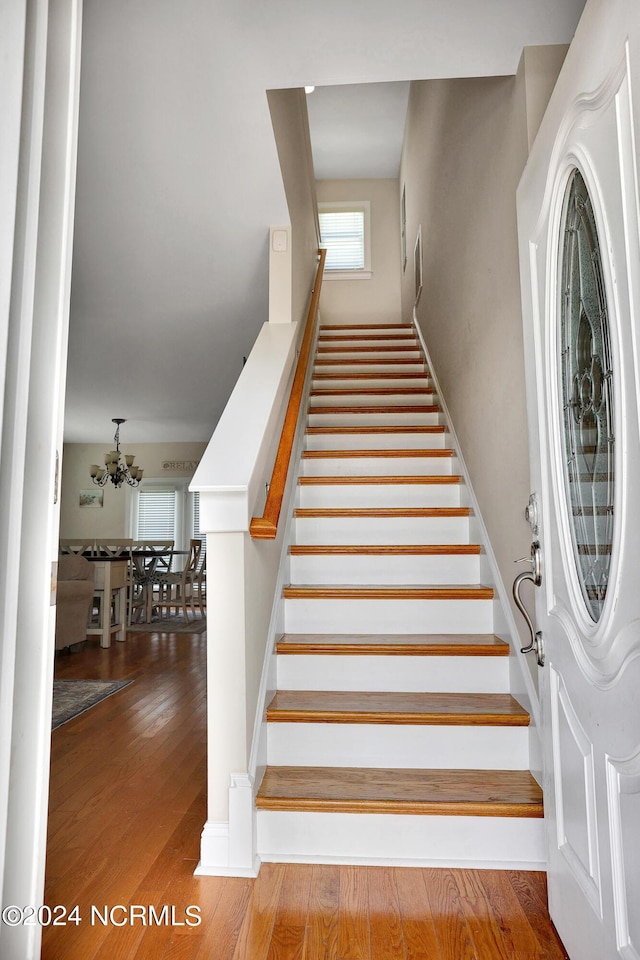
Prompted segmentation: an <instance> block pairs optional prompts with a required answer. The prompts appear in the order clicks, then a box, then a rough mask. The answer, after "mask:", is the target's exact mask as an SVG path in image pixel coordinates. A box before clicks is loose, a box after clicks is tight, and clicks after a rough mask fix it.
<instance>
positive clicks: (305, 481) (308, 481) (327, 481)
mask: <svg viewBox="0 0 640 960" xmlns="http://www.w3.org/2000/svg"><path fill="white" fill-rule="evenodd" d="M298 483H299V484H301V485H302V486H316V485H317V486H325V485H326V486H330V485H331V484H336V485H339V486H341V485H344V484H355V485H358V484H372V485H373V484H378V483H380V484H418V485H421V484H427V485H428V484H438V483H445V484H446V483H452V484H456V483H462V477H461V476H458V475H456V474H451V473H445V474H442V475H440V474H437V473H436V474H431V475H427V476H417V475H416V476H413V475H412V474H404V475H403V476H400V477H398V476H389V477H376V476H361V477H358V476H349V477H340V476H323V477H298Z"/></svg>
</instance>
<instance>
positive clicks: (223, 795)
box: [191, 323, 298, 876]
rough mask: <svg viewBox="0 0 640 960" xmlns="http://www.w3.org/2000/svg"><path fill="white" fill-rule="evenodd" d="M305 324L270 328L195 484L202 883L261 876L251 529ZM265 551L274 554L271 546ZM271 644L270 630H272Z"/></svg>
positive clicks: (263, 334)
mask: <svg viewBox="0 0 640 960" xmlns="http://www.w3.org/2000/svg"><path fill="white" fill-rule="evenodd" d="M297 335H298V324H295V323H288V324H285V323H265V324H264V326H263V328H262V330H261V332H260V334H259V336H258V339H257V341H256V344H255V346H254V348H253V351H252V352H251V355H250V356H249V359H248V360H247V363H246V365H245V367H244V369H243V371H242V374H241V376H240V379H239V380H238V383H237V384H236V387H235V390H234V392H233V394H232V395H231V398H230V400H229V403H228V404H227V407H226V408H225V410H224V413H223V414H222V417H221V418H220V422H219V423H218V426H217V428H216V431H215V433H214V435H213V437H212V439H211V442H210V443H209V446H208V447H207V450H206V451H205V454H204V456H203V458H202V460H201V462H200V465H199V467H198V470H197V472H196V474H195V476H194V478H193V481H192V483H191V489H192V490H197V491H199V493H200V527H201V529H202V530H205V531H206V535H207V727H208V743H207V763H208V777H207V786H208V804H207V822H206V823H205V825H204V829H203V831H202V839H201V852H200V863H199V864H198V867H197V869H196V873H197V874H199V875H205V876H206V875H212V876H256V875H257V871H258V868H259V859H258V857H257V853H256V843H255V813H254V796H253V786H254V785H253V777H252V776H251V773H250V769H249V767H250V754H251V746H252V744H251V740H252V736H253V721H252V719H251V718H252V716H253V715H254V713H255V708H256V702H257V700H256V694H255V688H254V687H250V685H249V682H248V677H249V676H251V675H253V676H255V673H256V670H257V671H261V670H262V659H263V657H264V649H263V650H262V653H261V654H260V663H257V662H251V663H249V662H248V659H249V658H253V659H254V660H256V659H257V658H258V654H257V653H256V645H255V643H251V642H249V640H250V638H249V637H248V625H247V615H248V613H249V614H250V613H251V602H252V590H253V589H254V588H255V584H253V583H252V580H251V577H250V576H249V572H248V568H247V561H248V556H249V552H250V543H249V540H250V534H249V524H250V521H251V518H252V516H253V515H255V514H260V513H262V508H263V503H264V497H265V486H264V484H265V477H266V476H267V475H268V473H269V467H270V464H271V462H272V459H273V453H274V449H275V446H276V445H277V441H278V438H279V431H280V427H281V419H282V415H283V412H284V407H285V406H286V399H287V397H288V393H289V388H290V383H291V378H292V375H293V368H294V364H295V359H296V346H297ZM265 547H266V545H265ZM265 636H266V631H265Z"/></svg>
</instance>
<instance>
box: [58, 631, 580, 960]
mask: <svg viewBox="0 0 640 960" xmlns="http://www.w3.org/2000/svg"><path fill="white" fill-rule="evenodd" d="M205 661H206V638H205V637H204V636H202V635H196V636H194V635H190V634H165V635H158V634H142V633H137V634H129V637H128V639H127V641H126V643H124V644H115V645H113V646H112V647H111V648H110V649H109V650H102V649H100V648H99V647H98V646H97V641H95V640H93V641H91V642H90V643H89V644H87V645H85V649H84V650H83V652H82V653H80V654H77V655H73V654H66V655H65V654H61V655H58V656H57V657H56V676H57V677H59V678H65V677H68V678H72V677H78V678H92V677H93V678H114V679H119V678H127V679H133V680H134V681H135V682H134V683H132V684H130V685H129V686H128V687H126V688H124V689H123V690H122V691H120V692H119V693H117V694H115V695H114V696H113V697H110V698H109V699H107V700H104V701H103V702H102V703H100V704H98V705H97V706H96V707H94V708H92V709H91V710H89V711H87V712H86V713H84V714H82V715H81V716H80V717H77V718H76V719H74V720H72V721H70V722H69V723H67V724H64V725H63V726H62V727H59V728H58V729H57V730H56V731H54V733H53V737H52V775H51V796H50V814H49V839H48V847H47V876H46V903H47V904H48V905H49V906H50V907H54V906H56V905H61V906H63V907H65V908H66V909H67V911H71V910H72V908H73V907H74V906H75V905H76V904H77V905H78V906H79V911H78V913H79V916H80V917H81V918H82V919H81V922H80V923H79V924H77V925H74V924H73V923H67V925H66V926H55V927H54V926H49V927H46V928H45V929H44V936H43V949H42V958H43V960H129V958H131V960H232V958H233V960H285V958H286V960H293V958H300V960H302V958H304V960H324V958H331V960H378V958H386V960H561V958H566V956H567V955H566V953H565V952H564V950H563V948H562V945H561V944H560V941H559V940H558V937H557V935H556V933H555V931H554V929H553V926H552V924H551V922H550V920H549V916H548V913H547V910H546V890H545V876H544V874H542V873H533V872H527V873H521V872H515V871H492V870H489V871H476V870H437V869H429V870H422V869H409V868H402V869H400V868H393V867H368V868H364V867H352V866H305V865H299V864H298V865H289V864H286V865H285V864H268V863H267V864H264V865H263V867H262V870H261V872H260V876H259V878H258V879H257V880H243V879H221V878H216V877H206V878H204V877H203V878H198V877H194V876H193V870H194V868H195V866H196V863H197V860H198V856H199V837H200V831H201V828H202V825H203V823H204V821H205V818H206V806H205V781H206V767H205V732H206V731H205V725H206V711H205V694H206V687H205ZM92 905H93V906H94V907H97V908H99V910H100V916H104V908H105V907H107V908H110V909H111V910H112V914H111V920H113V921H114V922H108V923H107V924H106V925H103V923H102V922H101V920H100V919H99V917H98V916H97V915H96V916H94V923H93V924H92V923H91V906H92ZM132 905H133V907H135V908H136V909H135V910H134V916H133V922H126V923H123V921H124V920H127V921H129V920H131V914H130V911H131V908H132ZM165 906H167V907H168V908H169V910H168V911H167V913H166V914H165V917H166V919H167V920H168V921H169V923H167V924H161V925H157V924H153V925H144V924H143V918H142V915H141V914H144V919H145V920H146V921H148V920H149V907H153V908H154V909H155V912H156V915H158V916H159V917H160V919H164V917H163V914H162V913H161V911H162V908H163V907H165ZM189 906H194V907H195V906H197V907H198V908H199V909H200V917H201V923H200V924H199V925H198V926H189V925H186V920H187V918H188V919H190V920H192V921H193V917H188V916H187V914H186V912H185V911H186V908H187V907H189ZM171 907H174V908H175V910H174V915H173V919H174V920H175V925H171V919H172V915H171ZM137 908H140V909H137ZM151 919H152V920H153V917H151ZM121 923H122V924H123V925H121V926H118V925H116V924H121ZM180 923H181V924H183V925H182V926H180V925H178V924H180Z"/></svg>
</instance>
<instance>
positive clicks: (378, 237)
mask: <svg viewBox="0 0 640 960" xmlns="http://www.w3.org/2000/svg"><path fill="white" fill-rule="evenodd" d="M317 192H318V201H320V202H322V201H325V202H327V201H331V200H368V201H369V203H370V204H371V269H372V271H373V276H372V278H371V279H370V280H327V279H326V277H325V282H324V284H323V286H322V296H321V298H320V312H321V314H322V321H323V323H347V322H348V323H400V275H399V271H398V264H399V263H400V211H399V209H398V181H397V180H318V183H317Z"/></svg>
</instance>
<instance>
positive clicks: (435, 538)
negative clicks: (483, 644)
mask: <svg viewBox="0 0 640 960" xmlns="http://www.w3.org/2000/svg"><path fill="white" fill-rule="evenodd" d="M295 528H296V543H300V544H313V545H321V544H336V545H338V544H341V545H346V544H386V545H393V544H419V543H424V544H431V543H442V544H446V543H468V538H469V518H468V517H399V518H395V519H394V518H391V517H365V518H362V517H302V518H300V517H299V518H297V519H296V521H295ZM331 582H332V583H333V582H335V581H333V580H332V581H331ZM419 632H420V631H419ZM475 632H477V631H475Z"/></svg>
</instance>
